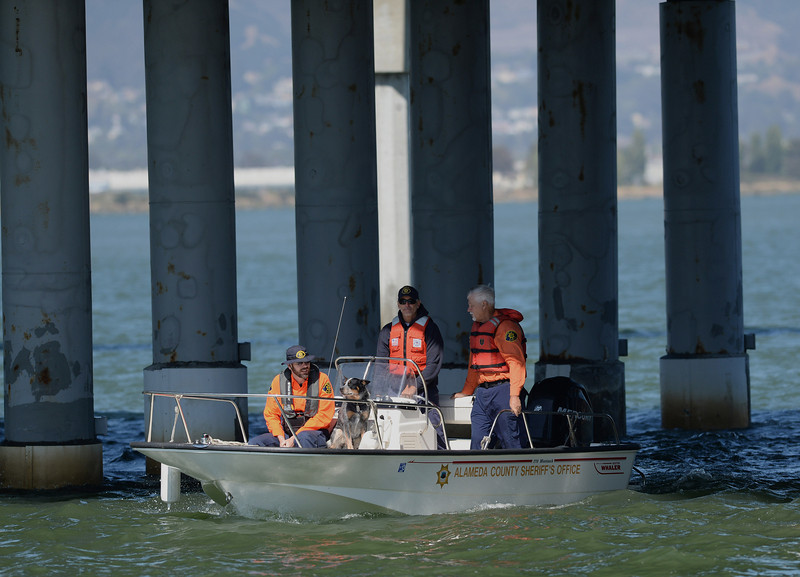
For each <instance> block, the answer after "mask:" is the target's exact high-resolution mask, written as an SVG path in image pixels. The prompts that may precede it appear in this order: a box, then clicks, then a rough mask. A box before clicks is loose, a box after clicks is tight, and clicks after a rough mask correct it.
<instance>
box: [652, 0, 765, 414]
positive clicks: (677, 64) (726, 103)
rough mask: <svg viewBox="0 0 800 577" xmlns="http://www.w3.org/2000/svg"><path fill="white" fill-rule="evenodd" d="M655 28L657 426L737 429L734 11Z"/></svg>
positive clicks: (704, 4)
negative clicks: (662, 269) (660, 243)
mask: <svg viewBox="0 0 800 577" xmlns="http://www.w3.org/2000/svg"><path fill="white" fill-rule="evenodd" d="M660 18H661V87H662V88H661V91H662V117H663V122H662V125H663V127H664V128H663V141H664V142H663V150H664V240H665V254H666V289H667V354H666V355H665V356H664V357H662V358H661V361H660V368H661V418H662V424H663V426H664V427H680V428H687V429H718V428H729V427H746V426H748V425H749V423H750V393H749V391H750V384H749V381H750V379H749V364H748V356H747V353H746V348H745V342H746V339H745V335H744V320H743V298H742V241H741V210H740V202H739V143H738V100H737V94H736V91H737V83H736V19H735V4H734V2H732V1H722V2H720V1H692V2H665V3H662V4H661V5H660Z"/></svg>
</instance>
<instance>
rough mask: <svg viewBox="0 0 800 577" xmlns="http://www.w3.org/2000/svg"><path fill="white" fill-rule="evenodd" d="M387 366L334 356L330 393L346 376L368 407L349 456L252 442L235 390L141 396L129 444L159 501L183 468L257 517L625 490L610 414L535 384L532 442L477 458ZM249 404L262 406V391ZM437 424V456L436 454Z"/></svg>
mask: <svg viewBox="0 0 800 577" xmlns="http://www.w3.org/2000/svg"><path fill="white" fill-rule="evenodd" d="M393 363H397V360H396V359H385V358H378V357H341V358H339V359H337V361H336V363H335V371H330V372H331V375H330V376H331V382H332V383H333V385H334V390H335V391H337V392H338V391H340V390H341V389H342V386H343V385H344V383H345V382H347V380H348V379H350V378H353V377H356V378H360V379H364V380H365V381H369V385H368V387H367V388H368V392H369V395H368V398H366V399H365V400H364V401H363V402H364V403H366V405H367V406H368V417H367V423H366V427H365V431H363V433H362V435H361V438H360V442H359V443H357V444H356V445H355V446H357V448H349V447H350V446H353V445H352V444H349V443H348V445H347V447H344V448H307V447H292V448H278V447H274V448H273V447H259V446H253V445H248V444H247V442H246V439H247V435H246V427H245V423H246V422H247V421H246V418H244V417H243V416H242V414H241V413H242V410H241V407H242V402H241V399H238V398H237V399H235V398H232V397H231V395H230V394H224V395H223V394H213V393H197V394H190V393H169V392H147V393H145V394H146V395H148V397H149V407H150V415H149V416H150V418H149V421H148V422H149V426H148V427H147V432H146V439H147V440H146V441H143V442H134V443H131V447H132V448H133V449H135V450H136V451H139V452H140V453H143V454H144V455H146V456H147V457H149V458H150V459H153V460H154V461H157V462H159V463H161V464H162V498H163V499H164V500H168V501H169V500H174V490H173V491H170V490H169V489H168V488H166V489H165V483H168V482H169V480H168V479H169V478H171V479H172V480H173V483H174V479H175V473H177V472H180V473H183V474H185V475H188V476H190V477H193V478H194V479H197V480H198V481H199V482H200V484H201V486H202V488H203V491H204V492H205V493H206V494H207V495H208V496H209V497H211V499H213V500H214V501H215V502H216V503H218V504H219V505H221V506H223V507H228V508H231V509H232V510H234V511H235V512H236V513H238V514H241V515H243V516H246V517H256V518H258V517H263V516H265V515H270V514H278V515H285V516H290V517H296V518H323V517H325V518H330V517H337V516H339V517H340V516H345V515H349V514H374V513H377V514H387V513H388V514H397V513H401V514H407V515H430V514H439V513H454V512H462V511H469V510H477V509H480V508H484V507H498V506H543V505H561V504H566V503H571V502H575V501H579V500H582V499H585V498H587V497H589V496H591V495H595V494H598V493H604V492H608V491H623V490H625V489H627V487H628V484H629V481H630V478H631V474H632V471H633V470H634V459H635V457H636V453H637V451H638V449H639V446H638V445H636V444H633V443H623V442H620V440H619V438H618V436H617V435H616V429H615V426H614V423H613V420H611V417H609V416H608V415H605V414H597V413H593V412H590V411H587V410H585V409H586V407H585V406H579V407H578V408H579V409H584V410H575V409H574V408H570V407H565V406H563V404H564V403H560V404H559V401H558V400H557V399H555V400H554V399H553V398H549V399H541V398H539V399H536V397H535V395H534V391H535V389H536V386H534V387H533V389H532V391H531V394H530V395H529V396H528V403H527V404H526V405H525V410H524V411H523V417H524V418H523V419H521V422H522V423H523V425H524V426H523V427H521V428H522V429H524V432H523V436H524V437H525V442H524V444H525V445H527V446H526V447H525V448H522V449H503V448H491V441H492V435H491V434H490V435H489V436H487V437H486V438H484V439H483V443H482V444H481V445H482V448H481V449H480V450H470V448H469V447H470V440H469V439H468V438H463V437H459V438H457V437H452V438H451V437H449V436H448V428H449V427H448V426H447V425H448V423H447V421H446V420H444V418H443V414H442V412H441V410H440V409H439V408H438V407H436V406H434V405H432V404H430V403H428V402H427V391H426V389H425V384H424V382H422V381H421V380H420V379H421V375H420V372H419V369H418V367H416V365H414V363H413V362H412V361H407V362H405V361H404V364H403V365H400V366H403V367H404V368H403V369H402V370H398V365H397V364H394V365H393ZM410 379H413V380H414V381H416V382H422V385H423V386H422V394H420V395H404V394H402V393H403V392H404V391H406V390H408V389H407V388H406V384H407V383H408V382H410ZM542 382H544V381H542ZM548 384H551V383H548ZM567 384H568V383H567ZM545 388H549V389H553V387H552V386H550V387H545ZM561 388H562V389H563V387H561ZM244 396H245V397H247V398H249V399H257V400H259V401H261V402H263V400H264V398H265V397H267V396H268V395H253V394H248V395H244ZM274 396H277V397H288V395H274ZM567 397H569V395H567V396H565V397H564V398H567ZM574 397H575V395H572V398H574ZM320 400H323V399H320ZM335 402H336V404H337V407H338V409H337V411H341V410H342V408H341V407H342V405H343V404H344V403H345V402H346V400H345V399H344V398H342V397H341V396H340V395H337V396H336V397H335ZM158 403H161V404H162V405H163V404H164V403H167V404H169V405H170V406H172V407H173V411H174V414H175V421H174V426H173V428H172V431H171V434H170V438H169V439H166V440H154V437H153V434H152V428H151V427H152V422H153V419H152V415H153V411H154V410H155V407H156V406H157V404H158ZM204 403H215V404H222V405H224V406H226V407H229V410H230V411H231V415H232V417H233V419H232V420H233V421H235V422H236V423H237V432H236V434H235V435H234V437H238V440H237V438H231V439H221V438H217V437H214V436H213V435H209V434H207V433H205V432H204V431H203V430H202V428H200V427H202V425H196V424H194V423H193V413H195V412H196V413H197V414H204V413H203V411H202V410H196V411H195V410H193V407H197V406H200V405H202V404H204ZM279 405H281V403H279ZM441 422H444V423H445V427H444V430H443V431H442V430H441V427H440V425H439V423H441ZM600 422H603V423H605V426H604V429H605V430H611V431H613V435H612V436H613V437H614V438H612V439H611V440H610V441H608V440H604V441H602V442H595V441H594V439H593V435H594V433H593V431H594V430H595V429H596V428H597V425H598V423H600ZM495 423H496V421H495ZM437 428H439V429H440V430H439V433H440V435H441V436H442V437H443V438H444V445H445V447H446V448H444V449H440V448H437ZM439 444H440V445H441V440H440V441H439ZM165 477H166V478H167V479H165ZM179 478H180V477H179V475H178V479H179ZM170 494H172V495H173V496H172V497H171V496H170Z"/></svg>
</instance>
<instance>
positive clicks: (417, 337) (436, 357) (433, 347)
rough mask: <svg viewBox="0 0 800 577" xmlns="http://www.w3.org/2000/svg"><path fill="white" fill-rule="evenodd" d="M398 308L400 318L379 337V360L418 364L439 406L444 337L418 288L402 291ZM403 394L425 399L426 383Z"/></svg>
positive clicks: (431, 399)
mask: <svg viewBox="0 0 800 577" xmlns="http://www.w3.org/2000/svg"><path fill="white" fill-rule="evenodd" d="M397 305H398V306H399V308H400V310H399V311H398V313H397V316H396V317H395V318H394V320H392V322H390V323H387V324H386V325H384V327H383V328H382V329H381V332H380V334H379V335H378V350H377V352H376V355H375V356H378V357H388V358H399V359H411V360H412V361H414V362H415V363H416V364H417V366H418V367H419V369H420V370H421V371H422V378H423V379H424V380H425V387H426V388H427V390H428V401H429V402H430V403H432V404H434V405H438V404H439V370H440V369H441V368H442V348H443V346H444V341H443V340H442V333H441V332H440V331H439V327H438V326H436V323H435V322H433V319H431V318H430V314H429V313H428V310H427V309H426V308H425V305H423V304H422V302H421V301H420V299H419V292H417V289H415V288H414V287H412V286H404V287H403V288H401V289H400V290H399V291H398V293H397ZM401 366H402V364H401ZM402 394H403V395H405V396H412V395H420V396H422V394H423V390H422V382H421V381H419V382H416V381H415V382H411V383H409V384H407V385H406V388H405V390H404V391H402Z"/></svg>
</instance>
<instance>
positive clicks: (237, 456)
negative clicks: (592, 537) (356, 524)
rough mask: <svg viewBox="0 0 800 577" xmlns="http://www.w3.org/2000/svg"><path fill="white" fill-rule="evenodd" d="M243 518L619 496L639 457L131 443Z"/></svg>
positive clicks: (596, 451) (617, 450)
mask: <svg viewBox="0 0 800 577" xmlns="http://www.w3.org/2000/svg"><path fill="white" fill-rule="evenodd" d="M132 447H133V448H134V449H136V450H137V451H139V452H141V453H143V454H145V455H146V456H148V457H150V458H152V459H154V460H156V461H159V462H161V463H164V464H166V465H169V466H171V467H176V468H178V469H180V470H181V471H182V472H183V473H185V474H187V475H189V476H191V477H194V478H195V479H197V480H199V481H200V482H201V483H202V485H203V489H204V491H205V492H206V493H207V494H208V495H209V496H210V497H212V498H213V499H214V500H215V501H217V502H218V503H220V504H223V505H225V504H228V503H229V504H230V506H232V507H233V508H234V509H235V510H236V511H237V512H238V513H239V514H241V515H244V516H248V517H259V516H263V514H264V513H277V514H280V515H289V516H297V517H304V518H314V517H330V516H341V515H347V514H363V513H376V512H377V513H387V512H388V513H404V514H408V515H428V514H435V513H452V512H459V511H467V510H471V509H476V508H480V507H482V506H487V505H527V506H530V505H559V504H564V503H570V502H574V501H578V500H581V499H584V498H586V497H588V496H590V495H593V494H596V493H602V492H607V491H617V490H623V489H626V487H627V486H628V481H629V479H630V475H631V471H632V468H633V461H634V458H635V455H636V451H637V449H638V447H637V446H636V445H603V446H596V447H582V448H575V449H571V448H557V449H527V450H521V451H506V450H494V451H396V450H392V451H382V450H371V451H347V450H342V451H339V450H326V449H322V450H313V449H312V450H303V449H271V448H263V447H250V446H235V445H192V444H174V443H171V444H168V443H144V442H142V443H132Z"/></svg>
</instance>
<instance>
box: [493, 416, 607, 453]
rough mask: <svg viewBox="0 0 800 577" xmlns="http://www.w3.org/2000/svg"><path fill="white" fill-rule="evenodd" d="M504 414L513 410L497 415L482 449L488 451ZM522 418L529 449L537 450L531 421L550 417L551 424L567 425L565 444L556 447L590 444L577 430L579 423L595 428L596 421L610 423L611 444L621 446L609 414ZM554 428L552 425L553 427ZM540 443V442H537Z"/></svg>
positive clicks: (558, 444) (540, 444)
mask: <svg viewBox="0 0 800 577" xmlns="http://www.w3.org/2000/svg"><path fill="white" fill-rule="evenodd" d="M503 413H512V411H511V409H504V410H502V411H500V412H499V413H497V415H496V416H495V418H494V421H493V422H492V426H491V428H490V429H489V434H488V435H486V436H485V437H484V438H483V439H482V440H481V449H487V448H488V446H489V443H490V442H491V439H492V434H493V433H494V430H495V427H496V426H497V422H498V419H499V418H500V415H502V414H503ZM520 416H521V417H522V418H521V419H520V421H521V422H522V423H523V425H524V426H525V436H526V437H527V439H528V443H529V445H528V446H529V447H531V448H535V447H536V444H535V443H534V438H535V437H534V436H533V435H532V434H531V430H530V422H529V421H530V420H531V418H535V417H549V418H550V419H551V423H552V422H553V420H555V419H564V420H565V421H566V424H567V433H566V434H565V435H563V436H562V437H563V442H562V443H557V444H556V446H561V445H566V446H570V447H579V446H581V445H587V444H589V443H587V442H586V440H585V439H582V438H580V437H581V435H580V432H579V431H578V430H576V429H577V425H578V423H581V422H582V423H583V424H584V425H586V424H587V423H588V426H589V427H592V428H593V427H594V423H595V419H597V420H599V421H601V422H604V423H608V424H609V428H610V430H611V432H612V435H613V442H610V443H609V444H614V445H619V444H620V441H619V433H618V432H617V424H616V423H615V422H614V419H613V417H612V416H611V415H609V414H608V413H588V412H580V411H521V412H520ZM551 426H552V425H551ZM537 442H538V441H537ZM538 444H539V446H542V443H541V442H538Z"/></svg>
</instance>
